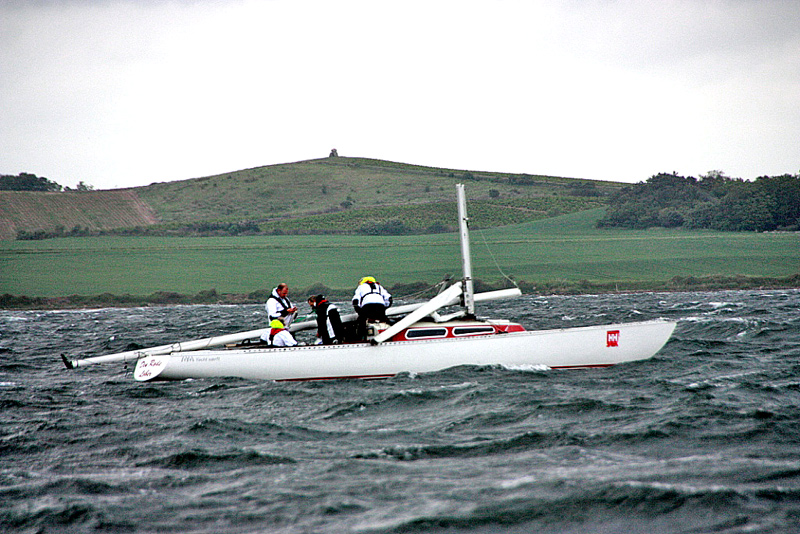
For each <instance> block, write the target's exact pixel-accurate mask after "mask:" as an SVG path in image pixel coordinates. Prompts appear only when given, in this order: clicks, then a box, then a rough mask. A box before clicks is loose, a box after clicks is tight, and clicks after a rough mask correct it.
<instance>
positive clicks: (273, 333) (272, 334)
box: [261, 319, 297, 347]
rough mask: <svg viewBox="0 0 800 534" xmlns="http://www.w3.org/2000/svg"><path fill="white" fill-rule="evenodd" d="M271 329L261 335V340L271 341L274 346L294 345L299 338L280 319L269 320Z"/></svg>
mask: <svg viewBox="0 0 800 534" xmlns="http://www.w3.org/2000/svg"><path fill="white" fill-rule="evenodd" d="M269 327H270V331H269V333H266V332H265V333H264V334H262V335H261V341H264V342H266V343H269V344H270V345H272V346H273V347H294V346H295V345H297V340H296V339H295V338H294V336H293V335H292V333H291V332H289V331H288V330H286V328H285V327H284V326H283V323H282V322H281V321H280V319H273V320H272V321H270V322H269Z"/></svg>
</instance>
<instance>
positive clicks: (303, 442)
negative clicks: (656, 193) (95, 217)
mask: <svg viewBox="0 0 800 534" xmlns="http://www.w3.org/2000/svg"><path fill="white" fill-rule="evenodd" d="M479 308H480V312H481V313H485V314H486V315H491V316H497V317H507V318H510V319H515V320H517V321H519V322H521V323H523V324H524V325H525V326H526V327H527V328H529V329H536V328H553V327H562V326H579V325H586V324H602V323H607V322H614V321H635V320H646V319H652V318H657V317H665V318H671V319H676V320H678V321H679V323H678V327H677V329H676V331H675V334H674V336H673V338H672V339H671V340H670V342H669V343H668V344H667V346H666V347H665V348H664V349H663V350H662V351H661V352H660V353H659V354H658V355H657V356H656V357H654V358H653V359H651V360H648V361H644V362H637V363H632V364H625V365H620V366H616V367H612V368H608V369H594V370H570V371H552V370H546V369H537V368H533V369H507V368H502V367H481V368H476V367H459V368H454V369H449V370H445V371H441V372H437V373H431V374H424V375H412V374H403V375H400V376H397V377H396V378H394V379H391V380H385V381H372V382H366V381H330V382H315V383H274V382H251V381H246V380H230V379H213V380H189V381H184V382H172V383H152V384H151V383H144V384H142V383H136V382H134V381H133V379H132V377H131V371H132V369H130V368H129V369H127V370H126V369H125V368H124V366H123V365H122V364H105V365H97V366H92V367H87V368H81V369H77V370H73V371H68V370H66V369H64V367H63V366H62V364H61V362H60V359H59V354H60V353H61V352H67V353H68V354H70V355H71V356H73V357H74V356H77V355H78V354H84V355H95V354H102V353H107V352H118V351H122V350H125V349H128V348H132V346H133V345H134V344H135V345H138V346H152V345H159V344H164V343H168V342H173V341H178V340H185V339H195V338H201V337H206V336H209V335H213V334H220V333H230V332H238V331H242V330H249V329H252V328H257V327H261V326H263V324H264V322H265V317H264V314H263V312H262V308H261V307H260V306H195V307H188V306H178V307H165V308H137V309H105V310H91V311H47V312H42V311H25V312H23V311H2V312H0V531H3V532H20V533H28V532H31V533H32V532H45V533H49V532H92V533H96V532H190V533H200V532H202V533H239V532H242V533H245V532H246V533H250V532H285V533H296V532H297V533H306V532H307V533H340V532H361V533H388V532H392V533H394V532H446V533H491V532H515V533H516V532H519V533H523V532H526V533H527V532H543V533H587V532H591V533H594V532H598V533H612V532H613V533H617V532H625V533H674V532H681V533H706V532H714V533H753V532H755V533H762V532H800V292H797V291H764V292H758V291H746V292H714V293H675V294H645V295H614V296H580V297H546V298H539V297H524V298H522V299H516V300H514V301H504V302H495V303H490V304H487V305H482V306H479Z"/></svg>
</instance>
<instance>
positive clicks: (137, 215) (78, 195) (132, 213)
mask: <svg viewBox="0 0 800 534" xmlns="http://www.w3.org/2000/svg"><path fill="white" fill-rule="evenodd" d="M156 222H158V221H157V219H156V215H155V213H154V212H153V210H152V209H151V208H150V206H149V205H148V204H147V203H145V202H143V201H142V200H141V199H140V198H139V197H138V196H137V194H136V192H135V191H134V190H130V189H119V190H110V191H91V192H76V191H69V192H63V193H43V192H29V191H0V239H14V238H15V237H16V236H17V233H18V232H20V231H22V232H31V233H33V232H37V231H44V232H54V231H56V232H58V230H59V229H61V230H62V231H63V232H66V233H69V232H75V233H78V232H81V231H83V230H84V229H108V228H129V227H135V226H148V225H152V224H155V223H156Z"/></svg>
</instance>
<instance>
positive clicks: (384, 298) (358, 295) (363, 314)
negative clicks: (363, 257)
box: [353, 276, 392, 339]
mask: <svg viewBox="0 0 800 534" xmlns="http://www.w3.org/2000/svg"><path fill="white" fill-rule="evenodd" d="M391 305H392V295H390V294H389V292H388V291H386V289H384V288H383V286H382V285H380V284H379V283H378V282H377V280H375V277H373V276H365V277H364V278H362V279H361V280H359V282H358V287H357V288H356V292H355V294H353V308H354V309H355V310H356V313H357V314H358V335H359V337H360V338H361V339H366V336H367V321H381V322H388V319H387V318H386V308H388V307H389V306H391Z"/></svg>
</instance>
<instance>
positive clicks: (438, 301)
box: [373, 282, 461, 344]
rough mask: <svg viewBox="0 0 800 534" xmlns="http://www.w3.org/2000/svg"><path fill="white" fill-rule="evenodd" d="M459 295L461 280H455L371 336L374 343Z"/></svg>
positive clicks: (456, 298)
mask: <svg viewBox="0 0 800 534" xmlns="http://www.w3.org/2000/svg"><path fill="white" fill-rule="evenodd" d="M459 295H461V282H456V283H455V284H453V285H452V286H450V287H448V288H447V289H446V290H444V291H443V292H441V293H439V294H438V295H436V296H435V297H433V298H432V299H431V300H429V301H428V302H426V303H425V304H424V305H423V306H420V307H419V308H417V309H416V310H414V311H413V312H411V313H409V314H408V315H406V316H405V317H404V318H402V319H401V320H399V321H397V322H396V323H394V324H393V325H392V326H390V327H389V328H387V329H386V330H384V331H383V332H381V333H380V334H378V335H377V336H375V337H374V338H373V342H374V343H376V344H377V343H382V342H384V341H386V340H387V339H389V338H391V337H392V336H393V335H395V334H396V333H398V332H400V331H401V330H403V329H404V328H408V327H409V326H411V325H412V324H414V323H416V322H417V321H419V320H420V319H422V318H423V317H425V316H427V315H430V314H432V313H433V312H435V311H436V310H438V309H439V308H444V307H445V306H449V305H450V303H451V302H452V301H453V300H458V296H459Z"/></svg>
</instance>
